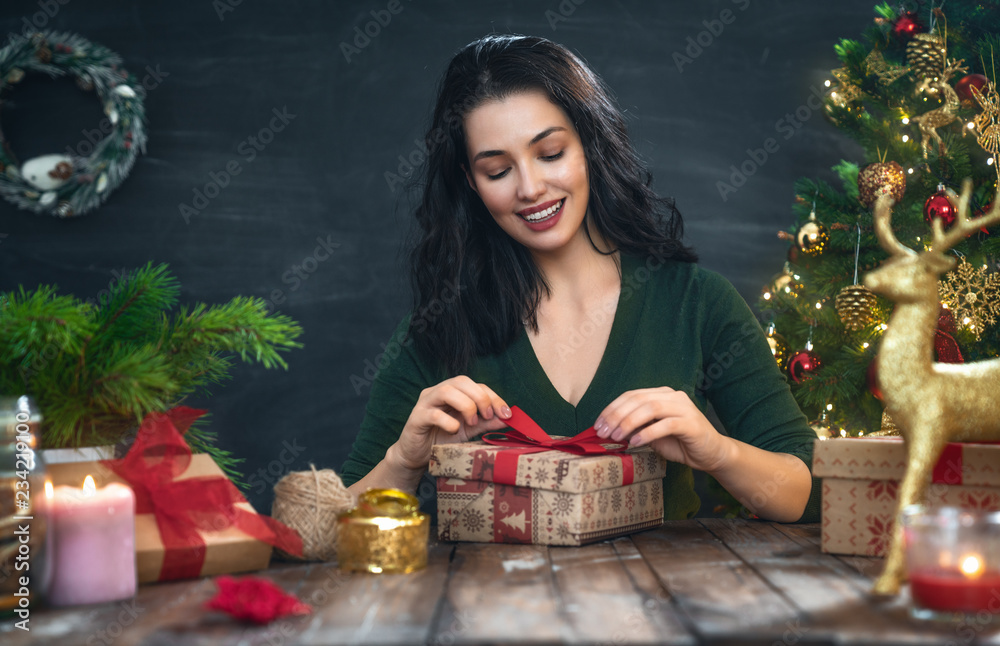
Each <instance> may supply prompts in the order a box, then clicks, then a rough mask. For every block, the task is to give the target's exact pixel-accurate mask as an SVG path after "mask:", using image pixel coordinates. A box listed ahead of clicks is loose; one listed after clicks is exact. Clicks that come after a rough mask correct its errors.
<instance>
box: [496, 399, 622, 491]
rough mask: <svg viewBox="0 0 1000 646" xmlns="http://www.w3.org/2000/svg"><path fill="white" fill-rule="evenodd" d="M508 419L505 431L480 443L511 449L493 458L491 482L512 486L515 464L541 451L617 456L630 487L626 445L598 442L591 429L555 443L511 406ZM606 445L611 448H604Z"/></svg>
mask: <svg viewBox="0 0 1000 646" xmlns="http://www.w3.org/2000/svg"><path fill="white" fill-rule="evenodd" d="M510 412H511V416H510V419H508V420H506V424H507V426H508V427H510V428H509V429H508V430H506V431H500V432H493V433H485V434H484V435H483V438H482V439H483V441H484V442H486V443H487V444H492V445H494V446H504V447H512V449H511V450H510V451H500V452H499V453H497V454H496V462H495V463H494V477H493V481H494V482H495V483H497V484H508V485H516V484H517V482H516V480H517V461H518V459H519V458H520V456H522V455H526V454H529V453H540V452H541V451H563V452H565V453H572V454H574V455H585V456H592V455H608V454H611V453H618V454H621V455H619V457H620V458H621V460H622V472H623V473H622V475H623V484H632V480H633V478H634V469H633V462H632V456H631V455H628V454H623V452H624V451H625V449H627V448H628V444H626V443H624V442H615V441H613V440H608V439H602V438H600V437H598V436H597V431H595V430H594V427H593V426H591V427H590V428H588V429H587V430H585V431H583V432H581V433H578V434H577V435H574V436H573V437H568V438H565V439H562V440H557V439H555V438H553V437H552V436H551V435H549V434H548V433H546V432H545V431H543V430H542V427H541V426H539V425H538V424H537V423H535V420H533V419H531V418H530V417H528V414H527V413H525V412H524V411H522V410H521V409H520V408H518V407H517V406H511V408H510ZM606 444H613V445H615V446H613V447H611V448H607V447H606V446H604V445H606Z"/></svg>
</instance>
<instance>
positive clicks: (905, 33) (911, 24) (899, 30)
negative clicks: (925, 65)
mask: <svg viewBox="0 0 1000 646" xmlns="http://www.w3.org/2000/svg"><path fill="white" fill-rule="evenodd" d="M925 31H927V26H926V25H924V23H923V21H922V20H920V18H919V17H918V16H917V14H916V13H914V12H913V11H907V12H906V13H904V14H903V15H901V16H900V17H899V18H896V22H894V23H892V35H893V36H895V37H896V38H897V39H899V40H900V41H901V42H904V43H905V42H907V41H908V40H910V39H911V38H913V37H914V36H916V35H917V34H921V33H923V32H925Z"/></svg>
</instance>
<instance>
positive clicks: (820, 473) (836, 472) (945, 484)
mask: <svg viewBox="0 0 1000 646" xmlns="http://www.w3.org/2000/svg"><path fill="white" fill-rule="evenodd" d="M906 462H907V460H906V446H905V444H904V443H903V439H902V438H899V437H887V438H841V439H832V440H823V441H820V440H817V441H816V448H815V451H814V453H813V475H814V476H816V477H818V478H822V479H823V511H822V530H823V531H822V543H821V545H822V550H823V551H824V552H829V553H833V554H853V555H860V556H884V555H885V552H886V550H887V549H888V547H889V543H890V542H891V540H892V529H893V522H894V519H895V514H896V506H897V504H898V502H899V499H898V497H897V490H898V489H899V483H900V481H901V480H902V479H903V475H904V473H905V472H906ZM927 502H928V504H930V505H952V506H955V507H962V508H966V509H974V510H1000V444H975V443H958V442H955V443H951V444H948V445H947V446H946V447H945V450H944V452H943V453H942V455H941V458H940V459H939V460H938V462H937V465H935V467H934V471H933V475H932V478H931V483H930V484H929V485H928V488H927Z"/></svg>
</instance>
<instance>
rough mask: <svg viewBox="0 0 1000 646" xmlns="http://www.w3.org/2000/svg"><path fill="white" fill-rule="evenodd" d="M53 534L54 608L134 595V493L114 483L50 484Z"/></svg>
mask: <svg viewBox="0 0 1000 646" xmlns="http://www.w3.org/2000/svg"><path fill="white" fill-rule="evenodd" d="M45 493H46V497H47V498H48V511H49V516H48V522H49V531H50V532H51V533H52V542H51V543H50V544H51V545H52V554H51V559H52V581H51V584H50V586H49V595H48V600H49V603H51V604H52V605H54V606H71V605H78V604H86V603H102V602H105V601H114V600H117V599H126V598H128V597H132V596H135V589H136V573H135V494H134V493H132V490H131V489H130V488H128V487H127V486H125V485H123V484H119V483H117V482H112V483H110V484H108V485H106V486H104V487H101V488H100V489H98V488H97V487H96V486H95V485H94V479H93V478H92V477H90V476H87V479H86V481H85V482H84V485H83V487H82V488H77V487H66V486H60V487H55V488H53V487H52V485H51V484H50V483H48V482H46V483H45Z"/></svg>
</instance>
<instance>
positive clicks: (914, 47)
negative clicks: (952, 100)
mask: <svg viewBox="0 0 1000 646" xmlns="http://www.w3.org/2000/svg"><path fill="white" fill-rule="evenodd" d="M946 55H947V49H946V48H945V46H944V39H943V38H941V37H940V36H938V35H937V34H917V35H916V36H914V37H913V40H911V41H910V42H909V43H907V45H906V64H907V65H909V66H910V71H911V72H913V76H915V77H916V78H917V80H918V81H919V80H921V79H925V78H935V77H938V76H940V75H941V72H942V70H944V59H945V56H946Z"/></svg>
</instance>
